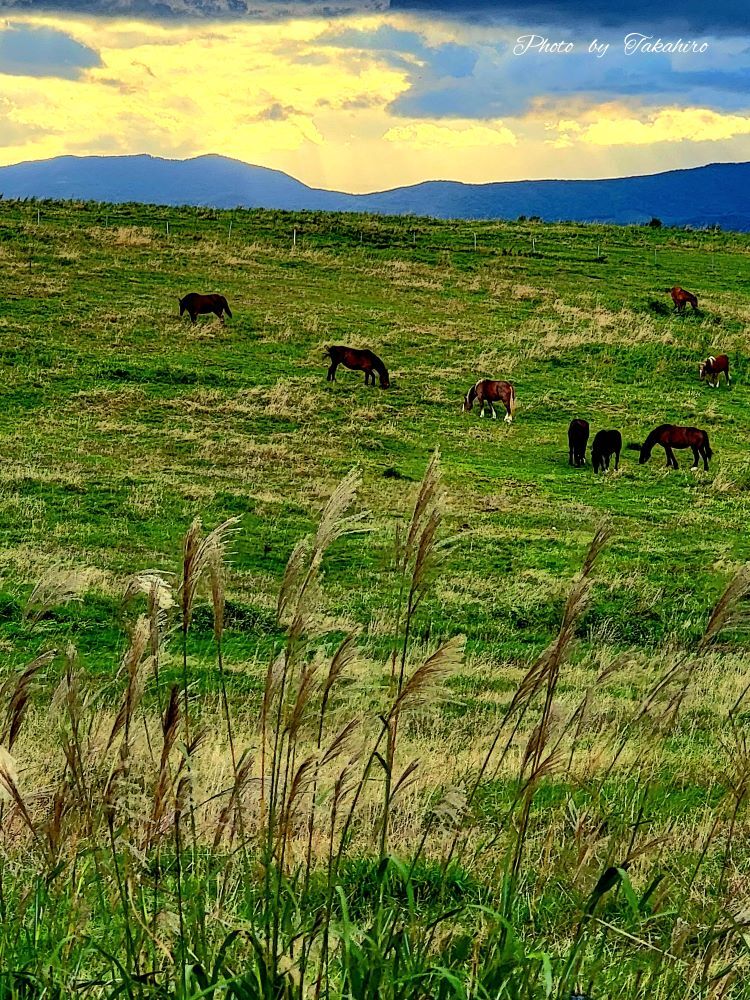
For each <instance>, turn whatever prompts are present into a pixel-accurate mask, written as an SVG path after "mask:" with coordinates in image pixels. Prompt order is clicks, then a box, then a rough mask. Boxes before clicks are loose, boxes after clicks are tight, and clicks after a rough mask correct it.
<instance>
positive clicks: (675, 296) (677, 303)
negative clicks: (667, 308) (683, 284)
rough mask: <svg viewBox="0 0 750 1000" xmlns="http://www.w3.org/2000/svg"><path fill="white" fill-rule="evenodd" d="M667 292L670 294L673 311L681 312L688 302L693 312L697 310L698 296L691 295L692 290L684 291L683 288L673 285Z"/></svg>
mask: <svg viewBox="0 0 750 1000" xmlns="http://www.w3.org/2000/svg"><path fill="white" fill-rule="evenodd" d="M669 294H670V295H671V296H672V301H673V302H674V308H675V312H678V313H681V312H683V311H684V309H685V307H686V306H687V304H688V303H690V305H691V306H692V307H693V312H697V311H698V296H697V295H693V293H692V292H686V291H685V289H684V288H680V286H679V285H675V286H674V288H670V289H669Z"/></svg>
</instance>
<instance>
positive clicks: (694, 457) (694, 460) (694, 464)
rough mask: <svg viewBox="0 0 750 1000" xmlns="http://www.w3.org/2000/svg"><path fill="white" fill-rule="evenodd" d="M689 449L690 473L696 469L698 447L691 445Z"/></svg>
mask: <svg viewBox="0 0 750 1000" xmlns="http://www.w3.org/2000/svg"><path fill="white" fill-rule="evenodd" d="M690 448H691V450H692V452H693V464H692V465H691V466H690V471H691V472H695V470H696V469H697V468H698V445H695V444H691V445H690Z"/></svg>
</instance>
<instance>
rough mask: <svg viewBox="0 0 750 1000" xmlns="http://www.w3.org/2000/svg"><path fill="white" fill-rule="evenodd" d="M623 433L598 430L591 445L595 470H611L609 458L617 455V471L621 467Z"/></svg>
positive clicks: (592, 462)
mask: <svg viewBox="0 0 750 1000" xmlns="http://www.w3.org/2000/svg"><path fill="white" fill-rule="evenodd" d="M621 451H622V434H620V432H619V431H597V433H596V437H595V438H594V443H593V444H592V445H591V464H592V466H593V467H594V472H599V471H601V472H609V460H610V458H611V457H612V456H613V455H614V456H615V472H617V470H618V469H619V468H620V452H621Z"/></svg>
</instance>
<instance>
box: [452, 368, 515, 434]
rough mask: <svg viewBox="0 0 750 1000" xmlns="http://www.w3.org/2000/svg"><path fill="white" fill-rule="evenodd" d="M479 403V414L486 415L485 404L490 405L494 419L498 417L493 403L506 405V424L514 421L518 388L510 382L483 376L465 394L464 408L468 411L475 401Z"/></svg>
mask: <svg viewBox="0 0 750 1000" xmlns="http://www.w3.org/2000/svg"><path fill="white" fill-rule="evenodd" d="M475 400H476V402H477V403H479V416H480V417H483V416H484V408H485V406H489V408H490V413H491V414H492V419H493V420H495V419H497V414H496V413H495V407H494V406H493V405H492V404H493V403H502V404H503V406H504V407H505V417H504V418H503V419H504V420H505V423H506V424H512V423H513V415H514V414H515V412H516V390H515V389H514V388H513V386H512V385H511V383H510V382H498V381H496V380H495V379H491V378H482V379H480V380H479V381H478V382H477V383H476V384H475V385H473V386H472V387H471V389H469V391H468V392H467V393H466V395H465V396H464V405H463V407H462V410H463V412H464V413H468V412H469V410H471V408H472V407H473V406H474V401H475Z"/></svg>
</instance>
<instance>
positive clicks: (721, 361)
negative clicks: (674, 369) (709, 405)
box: [698, 354, 731, 389]
mask: <svg viewBox="0 0 750 1000" xmlns="http://www.w3.org/2000/svg"><path fill="white" fill-rule="evenodd" d="M722 373H723V374H724V378H725V379H726V382H727V385H729V383H730V381H731V379H730V377H729V358H728V357H727V356H726V354H717V355H716V357H714V356H713V355H711V356H710V357H708V358H706V360H705V361H701V363H700V364H699V365H698V374H699V375H700V377H701V382H702V381H703V379H704V378H705V377H706V375H708V384H709V385H710V386H711V388H712V389H715V388H716V387H717V386H718V384H719V376H720V375H721V374H722Z"/></svg>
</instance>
